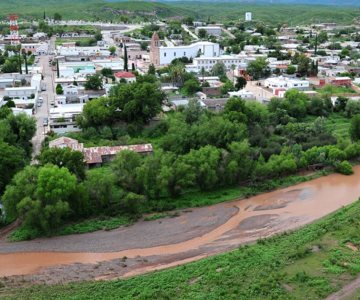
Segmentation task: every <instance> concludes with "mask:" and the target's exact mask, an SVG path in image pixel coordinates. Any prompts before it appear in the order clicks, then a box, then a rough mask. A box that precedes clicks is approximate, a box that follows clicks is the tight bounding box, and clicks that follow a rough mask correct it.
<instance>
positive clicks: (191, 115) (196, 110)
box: [183, 99, 204, 124]
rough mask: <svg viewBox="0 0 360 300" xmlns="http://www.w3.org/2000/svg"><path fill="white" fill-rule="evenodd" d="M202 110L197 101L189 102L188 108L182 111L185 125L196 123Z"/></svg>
mask: <svg viewBox="0 0 360 300" xmlns="http://www.w3.org/2000/svg"><path fill="white" fill-rule="evenodd" d="M203 112H204V110H203V108H202V107H201V105H200V102H199V101H198V100H197V99H191V100H189V104H188V106H187V107H186V108H185V109H184V112H183V113H184V116H185V122H186V123H187V124H193V123H195V122H197V121H198V120H199V119H200V117H201V115H202V114H203Z"/></svg>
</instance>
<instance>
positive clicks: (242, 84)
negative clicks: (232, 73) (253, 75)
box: [235, 76, 247, 90]
mask: <svg viewBox="0 0 360 300" xmlns="http://www.w3.org/2000/svg"><path fill="white" fill-rule="evenodd" d="M246 84H247V81H246V79H245V78H244V77H242V76H240V77H238V78H237V79H236V84H235V88H236V89H237V90H242V89H243V88H244V87H246Z"/></svg>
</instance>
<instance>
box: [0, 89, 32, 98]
mask: <svg viewBox="0 0 360 300" xmlns="http://www.w3.org/2000/svg"><path fill="white" fill-rule="evenodd" d="M36 92H37V90H36V87H32V86H24V87H11V88H5V92H4V95H5V96H7V97H9V98H12V99H22V100H28V99H31V98H33V97H32V96H34V97H35V94H36Z"/></svg>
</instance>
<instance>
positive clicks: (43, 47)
mask: <svg viewBox="0 0 360 300" xmlns="http://www.w3.org/2000/svg"><path fill="white" fill-rule="evenodd" d="M21 49H23V50H25V51H26V52H27V53H29V52H30V53H31V54H34V55H46V54H47V53H48V50H49V46H48V44H47V43H27V44H22V45H21Z"/></svg>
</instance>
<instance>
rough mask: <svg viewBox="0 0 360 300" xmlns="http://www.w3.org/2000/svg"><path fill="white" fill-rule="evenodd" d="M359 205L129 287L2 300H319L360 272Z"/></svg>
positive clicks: (26, 293) (60, 289)
mask: <svg viewBox="0 0 360 300" xmlns="http://www.w3.org/2000/svg"><path fill="white" fill-rule="evenodd" d="M359 216H360V202H359V201H358V202H356V203H354V204H353V205H350V206H349V207H346V208H343V209H341V210H340V211H338V212H336V213H334V214H332V215H330V216H328V217H326V218H324V219H322V220H320V221H318V222H316V223H314V224H311V225H308V226H306V227H304V228H302V229H300V230H297V231H295V232H292V233H285V234H282V235H280V236H276V237H273V238H270V239H265V240H260V241H258V243H257V244H253V245H248V246H243V247H240V248H239V249H237V250H234V251H232V252H229V253H226V254H222V255H218V256H215V257H211V258H207V259H203V260H201V261H198V262H195V263H191V264H187V265H183V266H179V267H176V268H174V269H169V270H165V271H159V272H155V273H150V274H148V275H144V276H139V277H134V278H131V279H127V280H116V281H104V282H88V283H80V284H70V285H57V286H34V287H31V288H27V289H16V290H3V291H1V292H0V297H3V298H4V299H87V298H88V296H89V294H91V295H92V297H93V298H94V299H305V298H304V295H306V299H324V297H326V296H327V295H329V294H331V293H333V292H335V291H337V290H339V289H341V287H342V286H344V285H345V284H347V283H349V282H351V281H352V280H354V279H355V278H356V277H357V276H358V274H359V273H360V252H359V251H358V247H359V246H360V231H359V230H358V226H359V222H360V217H359Z"/></svg>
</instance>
